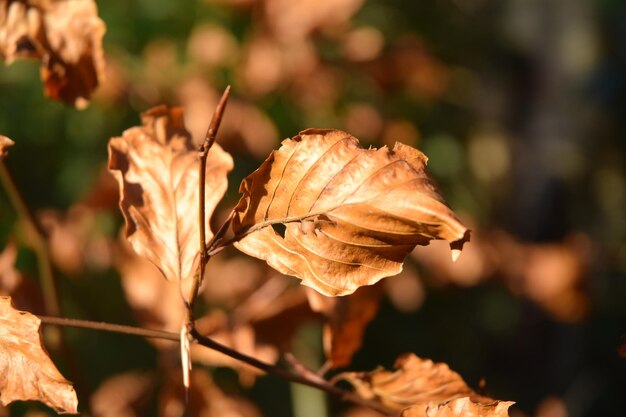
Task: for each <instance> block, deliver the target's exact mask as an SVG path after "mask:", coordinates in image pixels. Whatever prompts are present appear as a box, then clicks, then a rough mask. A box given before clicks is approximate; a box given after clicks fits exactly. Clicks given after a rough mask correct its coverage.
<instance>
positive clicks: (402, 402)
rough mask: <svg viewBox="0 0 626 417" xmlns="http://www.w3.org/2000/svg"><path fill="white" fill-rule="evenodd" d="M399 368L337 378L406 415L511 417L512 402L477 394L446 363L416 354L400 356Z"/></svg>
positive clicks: (358, 392)
mask: <svg viewBox="0 0 626 417" xmlns="http://www.w3.org/2000/svg"><path fill="white" fill-rule="evenodd" d="M395 368H396V371H393V372H391V371H387V370H385V369H382V368H381V369H377V370H375V371H372V372H344V373H342V374H339V375H337V376H336V377H335V380H345V381H347V382H349V383H350V384H352V385H353V386H354V387H355V389H356V392H357V394H358V395H359V396H361V397H363V398H367V399H373V400H376V401H380V402H381V403H382V404H384V405H386V406H387V407H390V408H392V409H394V410H404V411H403V413H402V415H403V416H406V417H452V416H455V417H461V416H463V417H469V416H477V417H478V416H484V417H501V416H502V417H504V416H507V417H508V412H507V409H508V408H509V407H510V406H511V405H512V404H513V403H512V402H509V401H496V400H493V399H491V398H487V397H483V396H480V395H478V394H476V393H475V392H474V391H473V390H472V389H471V388H469V387H468V386H467V384H466V383H465V381H463V379H462V378H461V376H460V375H459V374H457V373H456V372H454V371H452V370H451V369H450V368H449V367H448V365H446V364H445V363H434V362H433V361H431V360H429V359H421V358H419V357H417V356H416V355H414V354H412V353H411V354H405V355H402V356H400V357H399V358H398V359H397V360H396V363H395Z"/></svg>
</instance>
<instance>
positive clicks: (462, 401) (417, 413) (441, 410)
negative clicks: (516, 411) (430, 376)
mask: <svg viewBox="0 0 626 417" xmlns="http://www.w3.org/2000/svg"><path fill="white" fill-rule="evenodd" d="M512 404H513V403H512V402H510V401H494V402H492V403H490V404H480V403H475V402H473V401H472V399H471V398H470V397H463V398H455V399H454V400H451V401H448V402H446V403H444V404H434V405H428V406H426V407H423V406H414V407H410V408H407V409H406V410H404V411H403V412H402V417H509V411H508V410H509V407H510V406H511V405H512Z"/></svg>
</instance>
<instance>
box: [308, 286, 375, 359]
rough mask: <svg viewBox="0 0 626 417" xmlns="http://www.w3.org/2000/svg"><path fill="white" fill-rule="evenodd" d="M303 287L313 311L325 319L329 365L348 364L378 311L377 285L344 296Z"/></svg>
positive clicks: (325, 340)
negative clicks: (330, 295)
mask: <svg viewBox="0 0 626 417" xmlns="http://www.w3.org/2000/svg"><path fill="white" fill-rule="evenodd" d="M307 290H308V291H307V296H308V299H309V304H310V305H311V308H312V309H313V311H317V312H320V313H321V314H322V315H323V316H324V317H325V318H326V324H325V326H324V351H325V353H326V357H327V358H328V361H329V364H330V365H331V366H332V367H333V368H339V367H342V366H347V365H349V364H350V362H351V361H352V356H353V355H354V354H355V353H356V352H357V351H358V350H359V349H360V348H361V345H362V343H363V334H364V333H365V328H366V327H367V325H368V324H369V322H370V321H371V320H372V319H373V318H374V316H375V315H376V313H377V312H378V305H379V302H380V296H381V294H382V293H381V287H380V286H379V285H372V286H368V287H362V288H359V289H358V290H356V291H355V292H354V294H350V295H347V296H345V297H327V296H325V295H322V294H320V293H318V292H316V291H314V290H312V289H307Z"/></svg>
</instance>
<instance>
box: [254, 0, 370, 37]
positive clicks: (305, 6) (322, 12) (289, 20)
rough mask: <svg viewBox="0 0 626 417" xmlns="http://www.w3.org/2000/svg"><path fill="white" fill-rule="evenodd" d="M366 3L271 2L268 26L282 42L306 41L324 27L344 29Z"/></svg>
mask: <svg viewBox="0 0 626 417" xmlns="http://www.w3.org/2000/svg"><path fill="white" fill-rule="evenodd" d="M363 1H364V0H326V1H316V0H300V1H298V2H293V1H290V0H268V1H265V2H264V5H265V15H266V19H267V23H268V25H269V26H270V28H271V29H272V31H273V33H274V34H275V35H276V37H278V38H279V39H281V40H282V41H287V42H288V41H293V40H294V39H296V40H297V39H299V38H304V37H306V36H308V35H309V34H311V33H312V32H314V31H315V30H317V29H320V28H323V27H337V26H344V25H345V24H346V23H347V22H348V21H349V20H350V18H351V17H352V15H354V13H356V12H357V11H358V10H359V9H360V8H361V6H362V4H363Z"/></svg>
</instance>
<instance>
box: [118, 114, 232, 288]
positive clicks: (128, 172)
mask: <svg viewBox="0 0 626 417" xmlns="http://www.w3.org/2000/svg"><path fill="white" fill-rule="evenodd" d="M142 121H143V126H141V127H134V128H131V129H128V130H126V131H125V132H124V134H123V136H122V137H117V138H112V139H111V140H110V142H109V169H110V170H111V172H112V173H113V175H114V176H115V178H116V179H117V181H118V183H119V186H120V208H121V210H122V213H123V214H124V218H125V219H126V237H127V238H128V240H129V241H130V244H131V246H132V247H133V249H134V250H135V252H137V253H138V254H139V255H141V256H144V257H146V258H147V259H148V260H150V262H152V263H153V264H154V265H156V266H157V267H158V268H159V269H160V270H161V272H162V273H163V275H164V276H165V277H166V278H167V279H170V280H181V279H184V278H190V277H191V276H192V275H193V273H194V270H195V267H196V262H197V259H198V239H199V227H198V220H197V217H198V216H197V213H198V208H197V207H198V181H199V179H198V178H199V173H198V171H199V164H200V160H199V157H198V152H197V150H196V149H194V147H193V145H192V141H191V136H190V134H189V132H188V131H187V130H186V129H185V126H184V123H183V113H182V109H180V108H173V109H168V108H167V107H165V106H158V107H155V108H153V109H151V110H149V111H147V112H145V113H143V114H142ZM232 167H233V160H232V158H231V157H230V155H229V154H228V153H226V152H224V151H223V150H222V148H221V147H220V146H219V145H217V144H215V145H213V147H212V148H211V151H210V152H209V155H208V159H207V165H206V182H205V188H206V196H207V197H206V201H205V207H206V213H207V224H206V230H207V239H210V238H211V237H212V233H211V231H210V227H209V219H210V215H211V214H212V213H213V210H214V209H215V207H216V206H217V204H218V202H219V201H220V199H221V198H222V196H223V195H224V192H225V191H226V187H227V179H226V174H227V173H228V172H229V171H230V170H231V169H232Z"/></svg>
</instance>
